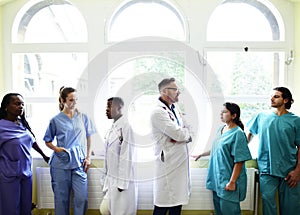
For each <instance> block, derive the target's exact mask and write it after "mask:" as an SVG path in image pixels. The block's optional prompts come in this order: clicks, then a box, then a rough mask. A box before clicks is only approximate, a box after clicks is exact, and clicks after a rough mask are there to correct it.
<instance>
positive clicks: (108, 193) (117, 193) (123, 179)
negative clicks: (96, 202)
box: [100, 97, 137, 215]
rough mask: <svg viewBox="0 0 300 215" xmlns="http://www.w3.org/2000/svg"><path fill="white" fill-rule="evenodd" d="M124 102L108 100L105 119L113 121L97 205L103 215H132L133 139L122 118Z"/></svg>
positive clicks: (134, 192)
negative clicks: (101, 199) (99, 199)
mask: <svg viewBox="0 0 300 215" xmlns="http://www.w3.org/2000/svg"><path fill="white" fill-rule="evenodd" d="M123 106H124V102H123V100H122V99H121V98H120V97H112V98H110V99H108V100H107V108H106V115H107V117H108V119H113V120H114V122H113V124H112V127H111V129H110V130H109V132H108V134H107V136H106V139H105V146H106V155H105V165H104V166H105V173H106V177H105V182H104V186H103V191H104V192H105V196H104V198H103V201H102V203H101V205H100V212H101V214H102V215H106V214H107V215H108V214H111V215H135V214H136V210H137V189H136V183H135V181H134V174H135V172H134V171H135V165H134V161H133V156H134V138H133V132H132V129H131V127H130V125H129V123H128V122H127V120H126V119H125V117H123V115H122V108H123Z"/></svg>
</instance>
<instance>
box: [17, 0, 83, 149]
mask: <svg viewBox="0 0 300 215" xmlns="http://www.w3.org/2000/svg"><path fill="white" fill-rule="evenodd" d="M11 41H12V43H13V47H14V48H13V50H12V52H11V59H12V68H11V69H12V80H13V81H12V89H14V91H19V92H21V93H22V94H23V96H25V97H26V104H27V107H26V114H27V116H28V120H29V122H30V125H31V127H32V128H33V130H34V131H35V135H36V137H37V138H38V139H42V138H43V135H44V130H41V129H40V128H46V127H47V124H48V122H49V119H50V118H51V117H53V116H54V115H55V114H57V112H58V108H57V98H58V95H59V94H58V93H59V89H60V87H61V86H71V87H75V88H77V89H78V87H77V83H78V81H79V80H80V79H81V74H82V72H83V71H84V69H85V68H86V67H87V64H88V53H87V51H86V48H85V45H86V44H87V42H88V34H87V25H86V23H85V20H84V19H83V16H82V15H81V13H80V12H79V10H78V9H77V8H76V7H75V6H74V5H72V4H71V3H70V2H68V1H65V0H52V1H48V0H33V1H29V2H27V3H26V4H25V5H24V6H23V7H22V8H21V9H20V10H19V11H18V13H17V15H16V17H15V19H14V23H13V27H12V32H11ZM27 44H30V45H27ZM78 90H80V89H78ZM41 147H42V148H44V150H45V151H47V150H49V149H48V148H47V147H43V146H41ZM50 153H51V150H49V153H48V154H50Z"/></svg>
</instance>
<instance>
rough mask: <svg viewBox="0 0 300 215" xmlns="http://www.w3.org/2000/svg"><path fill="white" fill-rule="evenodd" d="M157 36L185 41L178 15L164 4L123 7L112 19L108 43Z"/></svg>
mask: <svg viewBox="0 0 300 215" xmlns="http://www.w3.org/2000/svg"><path fill="white" fill-rule="evenodd" d="M143 36H159V37H168V38H173V39H176V40H185V26H184V22H183V20H182V18H181V16H180V15H179V13H178V12H177V11H176V10H175V9H174V8H172V7H171V6H170V5H167V4H166V3H164V4H162V3H158V2H155V1H150V2H138V3H134V4H130V5H125V6H124V7H122V8H121V10H120V11H118V12H117V13H116V15H115V16H114V17H113V18H112V20H111V22H110V26H109V31H108V40H109V41H122V40H126V39H130V38H135V37H143Z"/></svg>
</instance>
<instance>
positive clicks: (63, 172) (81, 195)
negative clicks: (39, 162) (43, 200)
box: [50, 167, 88, 215]
mask: <svg viewBox="0 0 300 215" xmlns="http://www.w3.org/2000/svg"><path fill="white" fill-rule="evenodd" d="M50 173H51V178H52V181H51V182H52V189H53V193H54V203H55V214H58V215H69V214H70V194H71V190H73V194H74V215H84V214H85V212H86V210H87V204H88V186H87V185H88V182H87V174H86V173H85V172H84V171H83V168H82V167H78V168H76V169H57V168H53V167H51V168H50Z"/></svg>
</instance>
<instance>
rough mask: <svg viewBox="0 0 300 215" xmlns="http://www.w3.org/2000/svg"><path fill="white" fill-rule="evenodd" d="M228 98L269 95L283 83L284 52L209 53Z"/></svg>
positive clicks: (209, 60) (211, 62)
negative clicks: (273, 88)
mask: <svg viewBox="0 0 300 215" xmlns="http://www.w3.org/2000/svg"><path fill="white" fill-rule="evenodd" d="M207 60H208V62H209V64H210V66H211V67H212V69H213V71H214V72H215V73H216V75H217V77H218V79H219V83H220V84H221V86H218V87H221V88H222V91H223V94H224V95H225V97H226V96H232V95H235V96H240V97H241V96H253V95H257V96H262V95H267V96H269V94H270V92H271V90H272V87H273V86H274V85H277V84H278V83H282V82H283V80H282V78H281V77H282V75H281V74H283V72H284V53H278V52H277V53H274V52H225V51H224V52H221V51H220V52H218V51H216V52H215V51H212V52H211V51H209V52H207Z"/></svg>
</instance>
